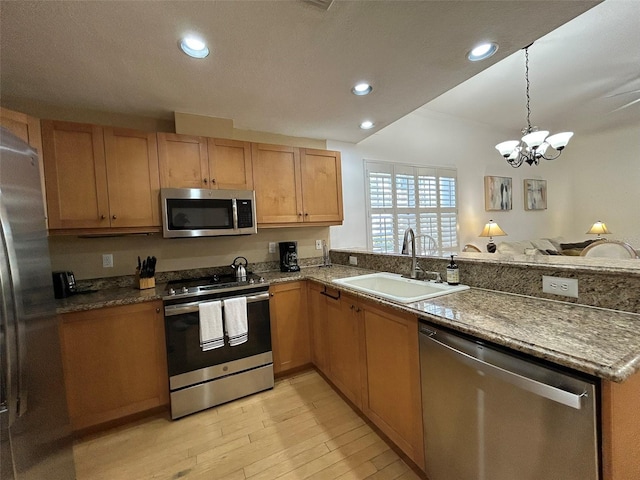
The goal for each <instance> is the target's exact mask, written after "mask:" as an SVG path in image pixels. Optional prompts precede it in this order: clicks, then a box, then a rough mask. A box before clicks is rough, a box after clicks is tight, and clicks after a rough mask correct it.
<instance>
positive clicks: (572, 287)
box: [542, 275, 578, 298]
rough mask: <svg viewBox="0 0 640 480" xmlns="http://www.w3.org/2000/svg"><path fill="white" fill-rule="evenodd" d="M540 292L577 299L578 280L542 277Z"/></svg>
mask: <svg viewBox="0 0 640 480" xmlns="http://www.w3.org/2000/svg"><path fill="white" fill-rule="evenodd" d="M542 291H543V292H544V293H551V294H553V295H563V296H565V297H574V298H578V279H577V278H562V277H549V276H547V275H543V276H542Z"/></svg>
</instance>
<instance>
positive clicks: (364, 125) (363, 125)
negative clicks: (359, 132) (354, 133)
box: [360, 120, 375, 130]
mask: <svg viewBox="0 0 640 480" xmlns="http://www.w3.org/2000/svg"><path fill="white" fill-rule="evenodd" d="M374 125H375V123H373V122H372V121H371V120H365V121H364V122H362V123H361V124H360V128H361V129H363V130H369V129H370V128H373V126H374Z"/></svg>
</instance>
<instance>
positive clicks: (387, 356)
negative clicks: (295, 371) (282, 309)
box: [308, 281, 424, 469]
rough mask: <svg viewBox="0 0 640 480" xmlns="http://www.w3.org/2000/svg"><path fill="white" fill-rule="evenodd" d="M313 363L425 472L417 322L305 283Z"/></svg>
mask: <svg viewBox="0 0 640 480" xmlns="http://www.w3.org/2000/svg"><path fill="white" fill-rule="evenodd" d="M308 296H309V301H308V309H309V310H308V311H309V319H310V323H311V358H312V360H313V363H314V365H315V366H316V367H317V368H318V369H319V370H320V371H321V372H322V373H323V374H325V376H326V377H327V378H328V379H329V380H330V381H331V382H332V383H333V384H334V385H335V386H336V387H337V388H338V389H339V390H340V391H341V392H342V394H343V395H345V396H346V397H347V398H348V399H349V400H351V402H353V403H354V404H355V405H356V406H357V407H358V408H359V409H360V410H361V411H362V412H363V413H364V414H365V415H366V416H367V417H368V418H369V420H371V421H372V422H373V423H374V424H375V425H376V426H377V427H378V428H379V429H380V430H381V431H382V432H384V434H385V435H387V436H388V437H389V438H390V439H391V440H392V441H393V442H394V443H395V444H396V445H397V446H398V447H399V448H400V449H401V450H402V451H403V452H405V453H406V454H407V456H408V457H410V458H411V459H412V460H413V461H414V462H415V463H416V464H417V465H418V466H419V467H421V468H422V469H424V447H423V433H422V398H421V390H420V357H419V351H418V320H417V318H416V317H414V316H412V315H409V314H406V313H402V312H399V311H397V310H393V309H390V308H385V307H381V306H379V305H378V304H375V303H373V302H367V301H363V300H361V299H358V298H356V297H354V296H352V295H349V294H345V293H344V292H341V291H339V290H335V289H332V288H330V287H327V286H324V285H321V284H319V283H316V282H313V281H309V282H308Z"/></svg>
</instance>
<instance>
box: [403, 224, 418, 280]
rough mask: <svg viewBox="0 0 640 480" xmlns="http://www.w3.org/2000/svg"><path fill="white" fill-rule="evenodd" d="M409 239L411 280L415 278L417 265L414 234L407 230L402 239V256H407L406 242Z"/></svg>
mask: <svg viewBox="0 0 640 480" xmlns="http://www.w3.org/2000/svg"><path fill="white" fill-rule="evenodd" d="M409 237H411V278H416V276H417V264H418V261H417V259H416V234H415V233H414V231H413V229H412V228H407V229H406V230H405V231H404V239H403V241H402V254H403V255H408V254H409V250H408V248H409V244H408V240H409Z"/></svg>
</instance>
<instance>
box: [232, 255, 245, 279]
mask: <svg viewBox="0 0 640 480" xmlns="http://www.w3.org/2000/svg"><path fill="white" fill-rule="evenodd" d="M239 259H242V260H244V265H243V264H242V262H238V264H237V265H236V261H237V260H239ZM248 264H249V262H248V261H247V259H246V258H244V257H236V258H234V259H233V263H232V264H231V268H233V269H234V270H235V271H236V281H238V282H246V281H247V265H248Z"/></svg>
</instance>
